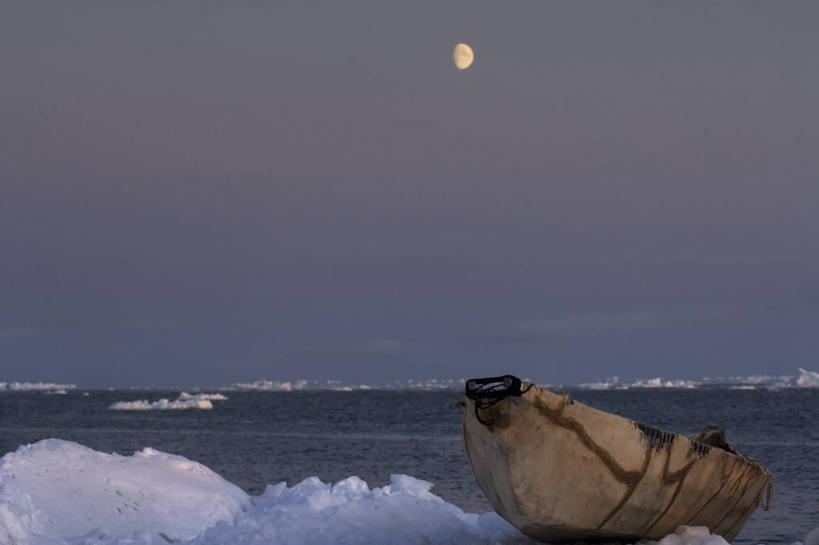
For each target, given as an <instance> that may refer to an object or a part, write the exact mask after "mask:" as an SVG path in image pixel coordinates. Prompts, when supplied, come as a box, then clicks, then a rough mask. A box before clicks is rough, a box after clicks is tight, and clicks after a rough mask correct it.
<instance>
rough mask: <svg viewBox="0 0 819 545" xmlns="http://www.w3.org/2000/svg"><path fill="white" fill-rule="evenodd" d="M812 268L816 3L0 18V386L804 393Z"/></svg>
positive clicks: (153, 11)
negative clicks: (679, 388)
mask: <svg viewBox="0 0 819 545" xmlns="http://www.w3.org/2000/svg"><path fill="white" fill-rule="evenodd" d="M459 42H465V43H468V44H469V45H470V46H471V47H472V48H473V50H474V53H475V62H474V64H473V65H472V66H471V67H469V68H468V69H466V70H458V69H457V68H456V67H455V66H454V65H453V61H452V50H453V47H454V46H455V44H457V43H459ZM818 241H819V4H818V3H816V2H814V1H805V2H799V1H789V2H752V1H747V0H743V1H737V2H719V1H702V2H627V1H618V2H605V1H600V2H580V1H571V2H570V1H565V2H548V1H544V0H538V1H531V2H529V1H520V2H517V1H516V2H489V1H484V0H478V1H463V2H448V1H441V0H436V1H429V2H426V1H420V2H383V1H380V2H375V1H373V2H362V1H358V0H353V1H347V2H338V1H331V2H285V1H281V2H274V1H262V0H254V1H243V2H239V1H232V2H216V1H201V2H193V1H187V0H179V1H168V0H161V1H160V0H156V1H139V2H115V1H110V0H104V1H103V0H100V1H96V2H92V1H86V0H78V1H72V2H41V1H30V0H10V1H4V2H2V4H0V250H2V254H0V381H24V380H27V381H61V382H74V383H77V384H80V385H84V386H108V385H120V386H122V385H220V384H229V383H231V382H234V381H240V380H241V381H244V380H256V379H296V378H306V379H313V378H337V379H342V380H346V381H356V382H381V381H383V380H387V379H393V378H411V377H416V378H418V377H465V376H481V375H494V374H501V373H514V374H518V375H520V376H523V377H530V378H532V379H535V380H537V381H539V382H551V383H555V382H581V381H588V380H593V379H597V378H603V377H606V376H611V375H619V376H621V377H653V376H664V377H669V378H672V377H674V378H695V377H701V376H726V375H736V374H742V375H750V374H793V373H795V371H796V368H797V367H804V368H807V369H812V370H819V243H818Z"/></svg>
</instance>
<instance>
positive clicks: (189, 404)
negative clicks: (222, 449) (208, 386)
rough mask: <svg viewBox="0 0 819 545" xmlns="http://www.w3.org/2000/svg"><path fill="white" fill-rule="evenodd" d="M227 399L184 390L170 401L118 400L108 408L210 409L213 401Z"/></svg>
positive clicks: (126, 409)
mask: <svg viewBox="0 0 819 545" xmlns="http://www.w3.org/2000/svg"><path fill="white" fill-rule="evenodd" d="M226 399H227V397H225V396H224V395H222V394H189V393H187V392H182V393H181V394H179V397H178V398H177V399H176V400H174V401H170V400H169V399H167V398H162V399H159V400H157V401H147V400H144V399H140V400H137V401H117V402H115V403H112V404H111V405H109V406H108V408H109V409H111V410H114V411H165V410H181V409H204V410H209V409H212V408H213V403H211V401H223V400H226Z"/></svg>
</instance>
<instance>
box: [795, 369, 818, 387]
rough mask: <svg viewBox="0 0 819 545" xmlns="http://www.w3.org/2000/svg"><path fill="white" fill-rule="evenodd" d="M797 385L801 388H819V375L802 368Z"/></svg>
mask: <svg viewBox="0 0 819 545" xmlns="http://www.w3.org/2000/svg"><path fill="white" fill-rule="evenodd" d="M796 384H797V386H800V387H801V388H819V373H817V372H815V371H807V370H805V369H802V368H800V369H799V376H798V377H797V378H796Z"/></svg>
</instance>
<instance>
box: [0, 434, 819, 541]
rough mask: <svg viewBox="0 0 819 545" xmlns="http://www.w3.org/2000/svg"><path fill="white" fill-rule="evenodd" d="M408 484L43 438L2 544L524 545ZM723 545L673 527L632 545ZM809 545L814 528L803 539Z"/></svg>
mask: <svg viewBox="0 0 819 545" xmlns="http://www.w3.org/2000/svg"><path fill="white" fill-rule="evenodd" d="M431 487H432V485H431V484H430V483H428V482H426V481H421V480H418V479H414V478H412V477H408V476H406V475H393V476H392V478H391V481H390V484H389V485H387V486H384V487H381V488H372V489H371V488H369V487H368V486H367V483H365V482H364V481H362V480H361V479H359V478H358V477H348V478H347V479H344V480H342V481H339V482H338V483H336V484H334V485H329V484H325V483H323V482H321V481H320V480H319V479H318V478H317V477H310V478H308V479H305V480H304V481H302V482H301V483H299V484H297V485H295V486H292V487H288V486H287V485H286V483H279V484H276V485H271V486H268V487H267V489H266V490H265V491H264V493H263V494H261V495H260V496H249V495H247V494H246V493H245V492H244V491H242V490H241V489H239V488H238V487H237V486H235V485H233V484H231V483H229V482H227V481H226V480H224V479H223V478H222V477H220V476H219V475H217V474H216V473H214V472H213V471H211V470H210V469H208V468H207V467H205V466H203V465H201V464H199V463H197V462H193V461H191V460H188V459H186V458H183V457H181V456H175V455H172V454H165V453H163V452H159V451H156V450H153V449H150V448H146V449H144V450H142V451H139V452H136V453H134V454H133V455H132V456H120V455H118V454H104V453H101V452H97V451H94V450H92V449H89V448H87V447H84V446H82V445H79V444H77V443H72V442H70V441H62V440H59V439H46V440H43V441H40V442H38V443H34V444H32V445H26V446H21V447H19V448H18V449H17V450H16V451H15V452H11V453H8V454H6V455H5V456H3V457H2V458H0V544H2V545H136V544H142V545H166V544H167V543H188V544H191V545H193V544H196V545H228V544H231V545H232V544H243V545H334V544H338V545H341V544H346V545H354V544H361V545H391V544H392V545H413V544H419V545H420V544H425V545H433V544H453V545H454V544H458V545H470V544H472V545H490V544H501V545H533V544H534V542H533V541H531V540H530V539H528V538H526V537H525V536H522V535H521V534H520V533H518V532H517V530H515V529H514V528H513V527H511V526H510V525H509V524H508V523H507V522H505V521H504V520H503V519H501V518H500V517H499V516H498V515H497V514H495V513H485V514H482V515H477V514H473V513H464V512H463V511H462V510H461V509H459V508H458V507H457V506H455V505H453V504H451V503H447V502H446V501H444V500H442V499H441V498H439V497H438V496H436V495H434V494H432V492H430V488H431ZM654 544H659V545H726V542H725V541H724V540H723V539H722V538H721V537H719V536H713V535H711V534H709V532H708V530H707V529H705V528H681V529H680V530H678V531H677V532H676V533H674V534H671V535H669V536H666V537H665V538H663V539H662V540H661V541H659V542H652V541H643V542H641V545H654ZM804 545H819V529H817V530H815V531H814V532H812V533H811V534H809V535H808V536H807V538H806V539H805V540H804Z"/></svg>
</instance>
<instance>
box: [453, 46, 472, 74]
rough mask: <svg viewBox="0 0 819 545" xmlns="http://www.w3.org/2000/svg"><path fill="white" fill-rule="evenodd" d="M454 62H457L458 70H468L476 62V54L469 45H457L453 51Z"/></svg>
mask: <svg viewBox="0 0 819 545" xmlns="http://www.w3.org/2000/svg"><path fill="white" fill-rule="evenodd" d="M452 60H453V62H455V66H456V67H457V68H458V70H466V69H467V68H469V67H470V66H471V65H472V61H474V60H475V53H474V52H473V51H472V48H471V47H469V46H468V45H466V44H463V43H461V44H457V45H456V46H455V49H454V50H453V51H452Z"/></svg>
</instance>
